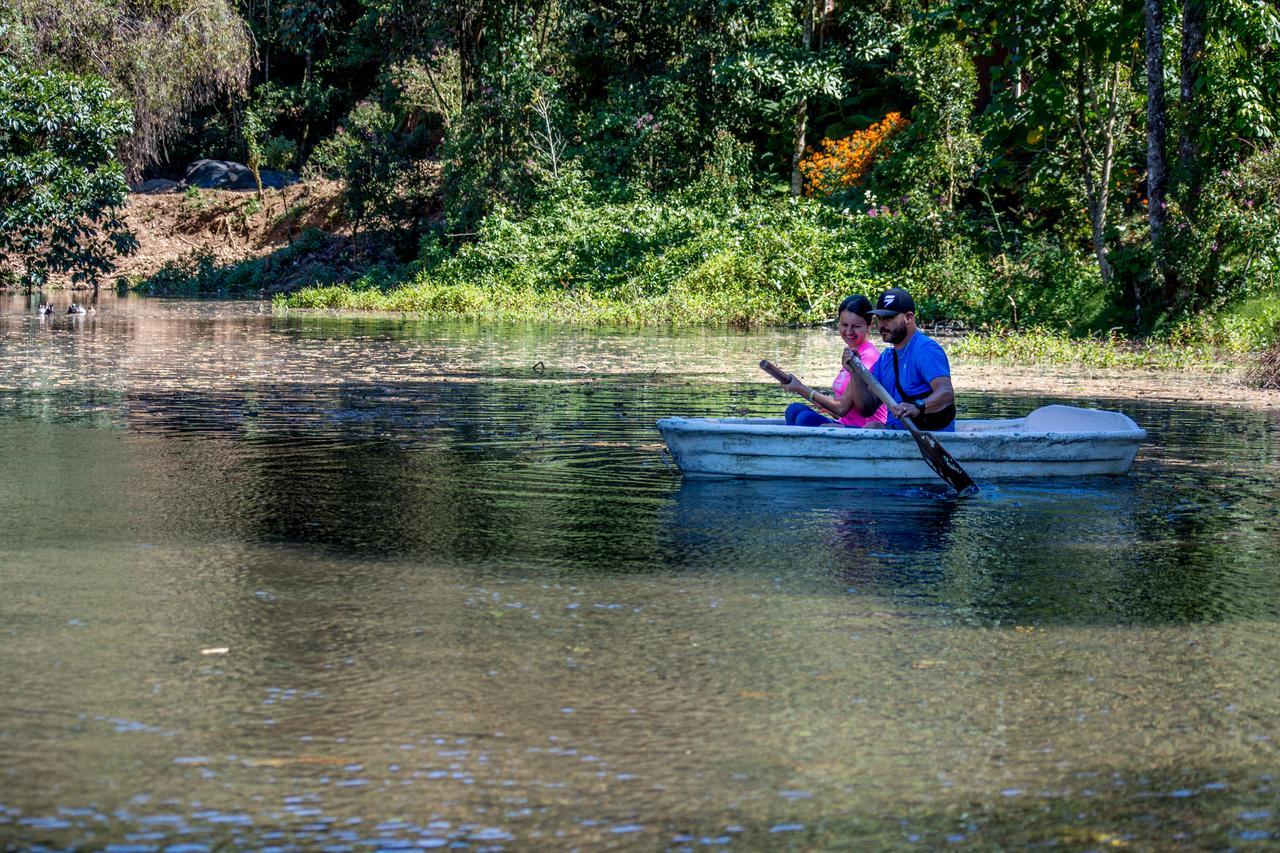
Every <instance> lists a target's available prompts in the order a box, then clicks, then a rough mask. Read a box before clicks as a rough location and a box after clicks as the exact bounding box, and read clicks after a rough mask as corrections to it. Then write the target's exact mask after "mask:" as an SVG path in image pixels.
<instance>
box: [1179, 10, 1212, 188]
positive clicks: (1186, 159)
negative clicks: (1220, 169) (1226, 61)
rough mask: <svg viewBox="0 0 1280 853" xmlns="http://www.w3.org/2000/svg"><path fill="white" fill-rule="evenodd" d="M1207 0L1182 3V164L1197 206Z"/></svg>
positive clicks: (1180, 159) (1180, 164) (1183, 173)
mask: <svg viewBox="0 0 1280 853" xmlns="http://www.w3.org/2000/svg"><path fill="white" fill-rule="evenodd" d="M1206 19H1207V12H1206V9H1205V0H1184V2H1183V4H1182V63H1181V66H1180V68H1179V77H1180V82H1181V86H1180V91H1179V95H1180V100H1181V104H1182V137H1181V139H1180V140H1179V142H1178V165H1179V167H1180V169H1181V171H1182V175H1183V180H1185V181H1186V186H1187V194H1186V199H1185V201H1186V204H1187V207H1188V209H1194V208H1195V204H1196V201H1197V198H1198V196H1199V194H1200V174H1201V163H1200V151H1199V146H1198V145H1197V144H1196V138H1195V127H1196V125H1197V124H1198V123H1199V120H1200V118H1201V117H1200V116H1198V115H1196V103H1197V101H1198V100H1199V98H1198V95H1199V92H1198V90H1199V88H1200V85H1201V80H1200V61H1201V59H1202V58H1203V57H1204V48H1205V27H1206V23H1207V20H1206Z"/></svg>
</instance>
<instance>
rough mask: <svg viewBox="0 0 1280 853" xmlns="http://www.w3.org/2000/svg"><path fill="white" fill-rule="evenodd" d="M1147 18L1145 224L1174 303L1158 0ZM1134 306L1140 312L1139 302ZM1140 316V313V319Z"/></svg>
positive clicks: (1167, 296) (1149, 5) (1150, 1)
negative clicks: (1167, 239) (1167, 243)
mask: <svg viewBox="0 0 1280 853" xmlns="http://www.w3.org/2000/svg"><path fill="white" fill-rule="evenodd" d="M1143 12H1144V17H1145V18H1146V52H1147V223H1148V225H1149V226H1150V228H1151V248H1152V251H1153V252H1154V254H1155V259H1156V269H1157V271H1158V272H1159V274H1160V278H1161V279H1162V283H1163V291H1164V301H1165V304H1166V305H1173V304H1175V302H1176V301H1178V299H1179V298H1180V296H1181V294H1180V293H1179V290H1180V288H1179V287H1178V282H1177V277H1176V276H1175V275H1174V274H1173V271H1172V270H1171V269H1170V268H1169V259H1168V253H1167V251H1166V247H1165V233H1164V226H1165V220H1166V219H1167V216H1166V212H1165V198H1166V195H1167V192H1166V191H1167V189H1168V184H1169V169H1168V165H1167V163H1166V162H1165V137H1166V135H1167V131H1166V116H1165V104H1164V44H1163V34H1164V21H1163V17H1162V14H1161V8H1160V0H1143ZM1136 308H1137V310H1138V311H1139V313H1140V312H1141V302H1140V301H1138V302H1137V304H1136ZM1141 320H1142V318H1141V316H1139V322H1141Z"/></svg>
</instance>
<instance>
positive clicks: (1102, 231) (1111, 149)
mask: <svg viewBox="0 0 1280 853" xmlns="http://www.w3.org/2000/svg"><path fill="white" fill-rule="evenodd" d="M1086 65H1087V58H1086V57H1085V56H1084V55H1083V52H1082V56H1081V59H1080V64H1079V65H1078V66H1077V68H1076V120H1075V124H1076V133H1077V134H1078V135H1079V139H1080V159H1081V162H1082V164H1083V166H1084V189H1085V199H1086V200H1087V203H1088V205H1089V225H1090V230H1091V231H1092V236H1093V254H1094V257H1095V258H1097V261H1098V272H1099V274H1100V275H1101V276H1102V283H1103V284H1104V285H1110V284H1111V276H1112V269H1111V261H1110V259H1109V258H1108V252H1107V203H1108V199H1109V198H1110V190H1111V170H1112V166H1113V164H1114V163H1115V150H1116V119H1117V117H1118V116H1119V113H1120V109H1119V106H1120V63H1118V62H1117V63H1113V64H1112V67H1111V77H1110V79H1109V80H1107V82H1106V87H1107V88H1106V89H1104V94H1105V95H1106V98H1107V101H1106V112H1105V114H1104V116H1103V120H1102V157H1101V161H1100V162H1099V158H1098V156H1097V155H1096V154H1095V153H1094V150H1093V143H1092V142H1091V141H1090V130H1089V115H1088V113H1089V111H1088V109H1086V106H1085V98H1086V97H1089V95H1088V93H1089V92H1090V91H1092V89H1093V86H1091V85H1090V84H1089V81H1088V74H1087V72H1086ZM1095 168H1097V169H1098V171H1099V175H1098V177H1097V178H1095V177H1094V169H1095Z"/></svg>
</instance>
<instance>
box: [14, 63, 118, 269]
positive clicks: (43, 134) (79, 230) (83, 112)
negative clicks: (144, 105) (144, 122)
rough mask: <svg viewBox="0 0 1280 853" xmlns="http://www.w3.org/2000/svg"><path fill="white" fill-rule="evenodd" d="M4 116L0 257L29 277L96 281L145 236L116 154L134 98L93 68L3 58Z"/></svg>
mask: <svg viewBox="0 0 1280 853" xmlns="http://www.w3.org/2000/svg"><path fill="white" fill-rule="evenodd" d="M0 116H3V117H4V118H3V123H2V124H0V261H6V260H9V261H13V262H16V263H17V264H19V265H21V266H22V268H23V270H24V280H25V282H26V284H27V285H28V286H40V285H42V284H43V283H44V282H45V280H46V279H47V278H48V276H49V273H51V272H56V273H70V274H71V279H72V281H74V282H88V283H91V284H93V285H94V286H95V287H96V286H97V284H98V282H99V280H100V279H101V277H102V276H103V275H104V274H106V273H107V272H109V271H110V270H111V268H112V266H113V260H114V258H115V257H116V256H118V255H123V254H129V253H131V252H133V251H134V250H135V249H136V248H137V245H138V244H137V240H136V239H135V238H134V236H133V234H132V233H131V232H130V231H128V229H126V228H125V226H124V222H123V221H122V220H121V218H120V211H121V209H122V208H123V207H124V204H125V198H126V195H127V193H128V189H129V188H128V185H127V184H126V183H125V178H124V169H123V167H122V166H121V165H120V162H119V161H118V160H116V158H115V151H116V146H117V145H118V144H119V143H120V141H121V140H122V139H124V138H125V137H127V136H128V135H129V133H130V132H131V130H132V128H133V124H132V119H131V117H130V112H129V107H128V105H127V104H126V103H125V102H124V101H121V100H118V99H116V98H115V97H113V95H112V93H111V90H110V89H109V88H108V87H107V84H106V83H105V82H104V81H102V80H100V79H98V78H96V77H77V76H75V75H72V74H64V73H62V72H59V71H38V72H37V71H31V70H24V69H20V68H17V67H15V66H13V65H11V64H8V63H4V62H0Z"/></svg>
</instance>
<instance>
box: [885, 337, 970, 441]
mask: <svg viewBox="0 0 1280 853" xmlns="http://www.w3.org/2000/svg"><path fill="white" fill-rule="evenodd" d="M895 352H896V353H898V380H897V382H895V381H894V377H893V354H894V353H895ZM871 373H872V375H873V376H875V378H876V379H878V380H879V381H880V384H881V385H883V386H884V388H885V390H886V391H888V392H889V396H890V397H892V398H893V399H894V401H896V402H898V403H901V402H904V400H918V399H919V398H921V397H928V396H929V395H930V394H932V393H933V386H932V385H930V384H929V383H930V382H932V381H933V380H935V379H937V378H938V377H939V376H950V375H951V363H950V362H949V361H947V354H946V352H944V351H943V349H942V345H941V344H939V343H938V342H937V341H935V340H934V339H933V338H931V337H929V336H928V335H926V334H925V333H924V332H921V331H918V330H917V331H916V333H915V334H914V335H912V336H911V340H909V341H907V345H906V346H905V347H903V348H902V349H901V350H898V349H895V348H894V347H886V348H885V351H884V352H882V353H880V360H879V361H877V362H876V365H875V367H873V368H871ZM899 383H901V385H902V390H903V391H906V392H907V396H906V397H905V398H904V397H903V396H902V395H901V394H899V393H898V385H899ZM886 426H888V427H889V428H890V429H906V427H905V426H903V423H902V421H900V420H898V419H897V418H895V417H894V416H893V412H890V413H889V422H888V423H887V424H886ZM955 429H956V425H955V422H954V421H953V422H951V423H950V424H947V426H946V427H944V428H943V429H941V430H939V432H955Z"/></svg>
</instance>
